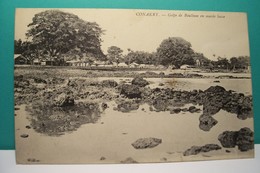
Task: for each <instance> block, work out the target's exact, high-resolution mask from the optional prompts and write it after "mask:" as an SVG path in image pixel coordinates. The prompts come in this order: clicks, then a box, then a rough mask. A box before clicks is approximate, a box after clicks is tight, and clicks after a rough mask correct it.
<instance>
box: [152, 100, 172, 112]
mask: <svg viewBox="0 0 260 173" xmlns="http://www.w3.org/2000/svg"><path fill="white" fill-rule="evenodd" d="M168 105H169V103H168V100H165V99H155V100H154V101H153V107H154V108H155V109H156V110H157V111H165V110H167V107H168Z"/></svg>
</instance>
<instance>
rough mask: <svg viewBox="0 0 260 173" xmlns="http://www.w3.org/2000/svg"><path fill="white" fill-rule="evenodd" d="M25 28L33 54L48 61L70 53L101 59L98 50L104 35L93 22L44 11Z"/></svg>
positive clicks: (58, 12)
mask: <svg viewBox="0 0 260 173" xmlns="http://www.w3.org/2000/svg"><path fill="white" fill-rule="evenodd" d="M28 27H29V30H28V32H27V33H26V36H27V37H28V38H29V39H31V40H32V44H33V45H34V46H35V47H36V48H37V50H36V51H37V52H38V53H39V54H40V55H41V56H44V57H48V58H49V59H50V60H59V59H60V58H62V57H63V55H66V54H69V53H70V52H73V53H76V54H79V55H82V54H83V53H93V54H95V55H96V57H102V56H104V54H103V53H102V51H101V48H100V47H101V38H100V36H101V34H102V33H103V31H102V29H101V28H100V27H99V25H98V24H97V23H95V22H86V21H84V20H82V19H80V18H79V17H78V16H76V15H74V14H70V13H65V12H62V11H59V10H47V11H44V12H41V13H38V14H36V15H35V16H34V17H33V19H32V23H30V24H29V25H28Z"/></svg>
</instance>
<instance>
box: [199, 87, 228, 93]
mask: <svg viewBox="0 0 260 173" xmlns="http://www.w3.org/2000/svg"><path fill="white" fill-rule="evenodd" d="M225 91H226V90H225V88H224V87H222V86H218V85H217V86H211V87H209V88H208V89H206V90H205V91H204V92H206V93H222V92H225Z"/></svg>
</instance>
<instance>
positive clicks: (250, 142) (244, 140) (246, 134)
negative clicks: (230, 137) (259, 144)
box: [236, 127, 254, 151]
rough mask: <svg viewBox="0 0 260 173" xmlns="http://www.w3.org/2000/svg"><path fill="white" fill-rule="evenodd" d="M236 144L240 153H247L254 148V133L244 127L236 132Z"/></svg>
mask: <svg viewBox="0 0 260 173" xmlns="http://www.w3.org/2000/svg"><path fill="white" fill-rule="evenodd" d="M236 144H237V146H238V149H239V150H240V151H248V150H251V149H253V148H254V132H253V131H251V130H250V129H249V128H247V127H244V128H241V129H240V130H239V131H238V135H237V140H236Z"/></svg>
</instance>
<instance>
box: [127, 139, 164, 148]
mask: <svg viewBox="0 0 260 173" xmlns="http://www.w3.org/2000/svg"><path fill="white" fill-rule="evenodd" d="M160 143H162V139H158V138H140V139H138V140H136V141H135V142H134V143H132V146H133V147H134V148H135V149H145V148H153V147H156V146H157V145H159V144H160Z"/></svg>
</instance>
